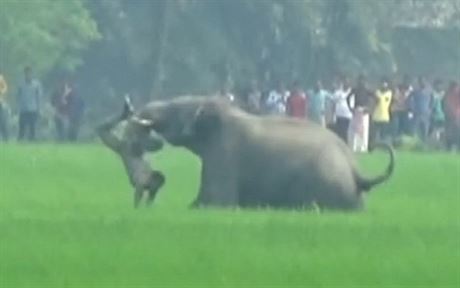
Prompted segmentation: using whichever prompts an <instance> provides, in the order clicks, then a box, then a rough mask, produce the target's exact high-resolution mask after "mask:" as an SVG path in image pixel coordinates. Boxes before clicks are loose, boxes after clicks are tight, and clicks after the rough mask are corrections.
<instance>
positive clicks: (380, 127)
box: [370, 121, 390, 145]
mask: <svg viewBox="0 0 460 288" xmlns="http://www.w3.org/2000/svg"><path fill="white" fill-rule="evenodd" d="M389 127H390V123H389V122H376V121H372V124H371V129H370V130H371V131H370V140H371V141H370V142H371V143H370V144H371V145H374V144H375V143H379V142H382V141H387V140H388V136H389V134H390V133H389Z"/></svg>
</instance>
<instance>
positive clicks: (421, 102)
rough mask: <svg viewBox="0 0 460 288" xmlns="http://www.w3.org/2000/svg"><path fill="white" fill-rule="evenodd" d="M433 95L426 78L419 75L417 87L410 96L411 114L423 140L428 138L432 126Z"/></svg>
mask: <svg viewBox="0 0 460 288" xmlns="http://www.w3.org/2000/svg"><path fill="white" fill-rule="evenodd" d="M431 96H432V91H431V89H430V87H428V85H427V84H426V80H425V78H423V77H419V78H418V83H417V87H416V89H414V91H413V92H412V93H411V95H410V96H409V113H410V114H409V116H412V117H413V121H414V129H415V133H416V135H417V136H418V137H419V139H420V140H421V141H423V142H425V141H426V140H427V137H428V132H429V130H428V129H429V127H430V126H429V125H430V117H431Z"/></svg>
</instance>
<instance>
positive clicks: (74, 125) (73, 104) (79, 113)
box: [66, 83, 85, 141]
mask: <svg viewBox="0 0 460 288" xmlns="http://www.w3.org/2000/svg"><path fill="white" fill-rule="evenodd" d="M66 92H67V94H66V95H67V96H66V98H67V106H68V115H69V130H68V139H69V141H76V140H77V138H78V133H79V132H80V126H81V122H82V118H83V112H84V109H85V103H84V101H83V98H82V97H81V95H80V94H79V93H78V91H77V90H76V87H75V85H74V84H73V83H68V84H67V85H66Z"/></svg>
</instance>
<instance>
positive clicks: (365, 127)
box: [361, 113, 369, 152]
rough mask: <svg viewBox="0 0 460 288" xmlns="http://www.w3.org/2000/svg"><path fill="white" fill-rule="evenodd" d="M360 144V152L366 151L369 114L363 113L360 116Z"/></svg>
mask: <svg viewBox="0 0 460 288" xmlns="http://www.w3.org/2000/svg"><path fill="white" fill-rule="evenodd" d="M362 127H363V129H362V140H363V142H362V146H361V152H367V150H368V147H369V114H367V113H365V114H364V115H363V117H362Z"/></svg>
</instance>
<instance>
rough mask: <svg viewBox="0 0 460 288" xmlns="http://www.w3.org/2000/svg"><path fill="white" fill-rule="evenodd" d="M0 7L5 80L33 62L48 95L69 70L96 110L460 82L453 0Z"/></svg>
mask: <svg viewBox="0 0 460 288" xmlns="http://www.w3.org/2000/svg"><path fill="white" fill-rule="evenodd" d="M0 11H1V12H0V13H1V17H0V29H1V33H0V51H1V58H0V60H1V61H0V62H1V63H0V67H1V68H0V69H2V70H4V71H5V73H6V74H7V77H8V78H9V79H15V78H16V77H17V76H18V74H19V72H21V69H22V66H23V65H24V64H26V63H30V64H31V65H33V66H34V67H35V68H36V69H35V70H37V71H38V72H39V73H40V75H41V76H42V77H43V79H47V80H48V90H50V89H52V88H53V85H55V83H56V81H57V79H58V78H57V77H58V76H61V75H62V74H63V73H64V72H74V74H75V75H76V76H77V78H76V79H77V81H78V83H79V86H80V91H81V93H82V94H83V95H84V97H85V98H86V99H87V102H89V104H90V105H89V107H91V108H92V110H93V112H94V111H97V112H100V111H102V110H104V109H105V110H111V109H113V108H114V107H113V106H112V105H114V104H113V103H115V102H116V101H112V100H113V99H114V98H119V97H120V95H122V94H124V93H127V92H129V93H131V94H133V95H134V98H135V100H136V101H137V102H145V101H147V100H148V99H151V98H158V97H167V96H169V95H172V94H178V93H209V92H215V91H216V90H217V89H220V88H222V86H223V85H233V87H234V88H237V87H239V86H245V85H248V82H249V81H250V80H252V79H257V80H259V82H261V83H263V84H264V85H273V84H274V83H275V82H277V81H285V82H286V83H287V84H289V83H290V82H291V81H292V80H294V79H298V80H299V81H300V82H301V83H302V84H303V85H308V84H310V83H311V82H312V81H313V80H314V79H315V78H318V77H321V78H325V79H330V78H331V77H334V76H335V74H336V73H339V72H341V73H348V74H351V75H352V76H353V75H355V74H356V73H366V74H368V75H369V76H371V78H376V77H380V76H382V75H384V74H385V75H389V74H402V73H410V74H414V75H418V74H421V73H423V74H428V76H441V77H446V78H453V77H458V76H459V75H460V50H459V49H458V47H460V30H459V27H460V26H459V24H460V4H459V1H456V0H439V1H420V0H404V1H399V0H387V1H377V0H372V1H360V0H341V1H320V0H304V1H299V0H285V1H280V0H265V1H249V0H233V1H203V0H156V1H150V0H137V1H128V0H94V1H87V0H68V1H58V2H56V1H50V0H40V1H38V0H37V1H13V0H3V1H1V3H0ZM45 86H46V85H45ZM103 113H105V112H103ZM97 114H99V113H97Z"/></svg>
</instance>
